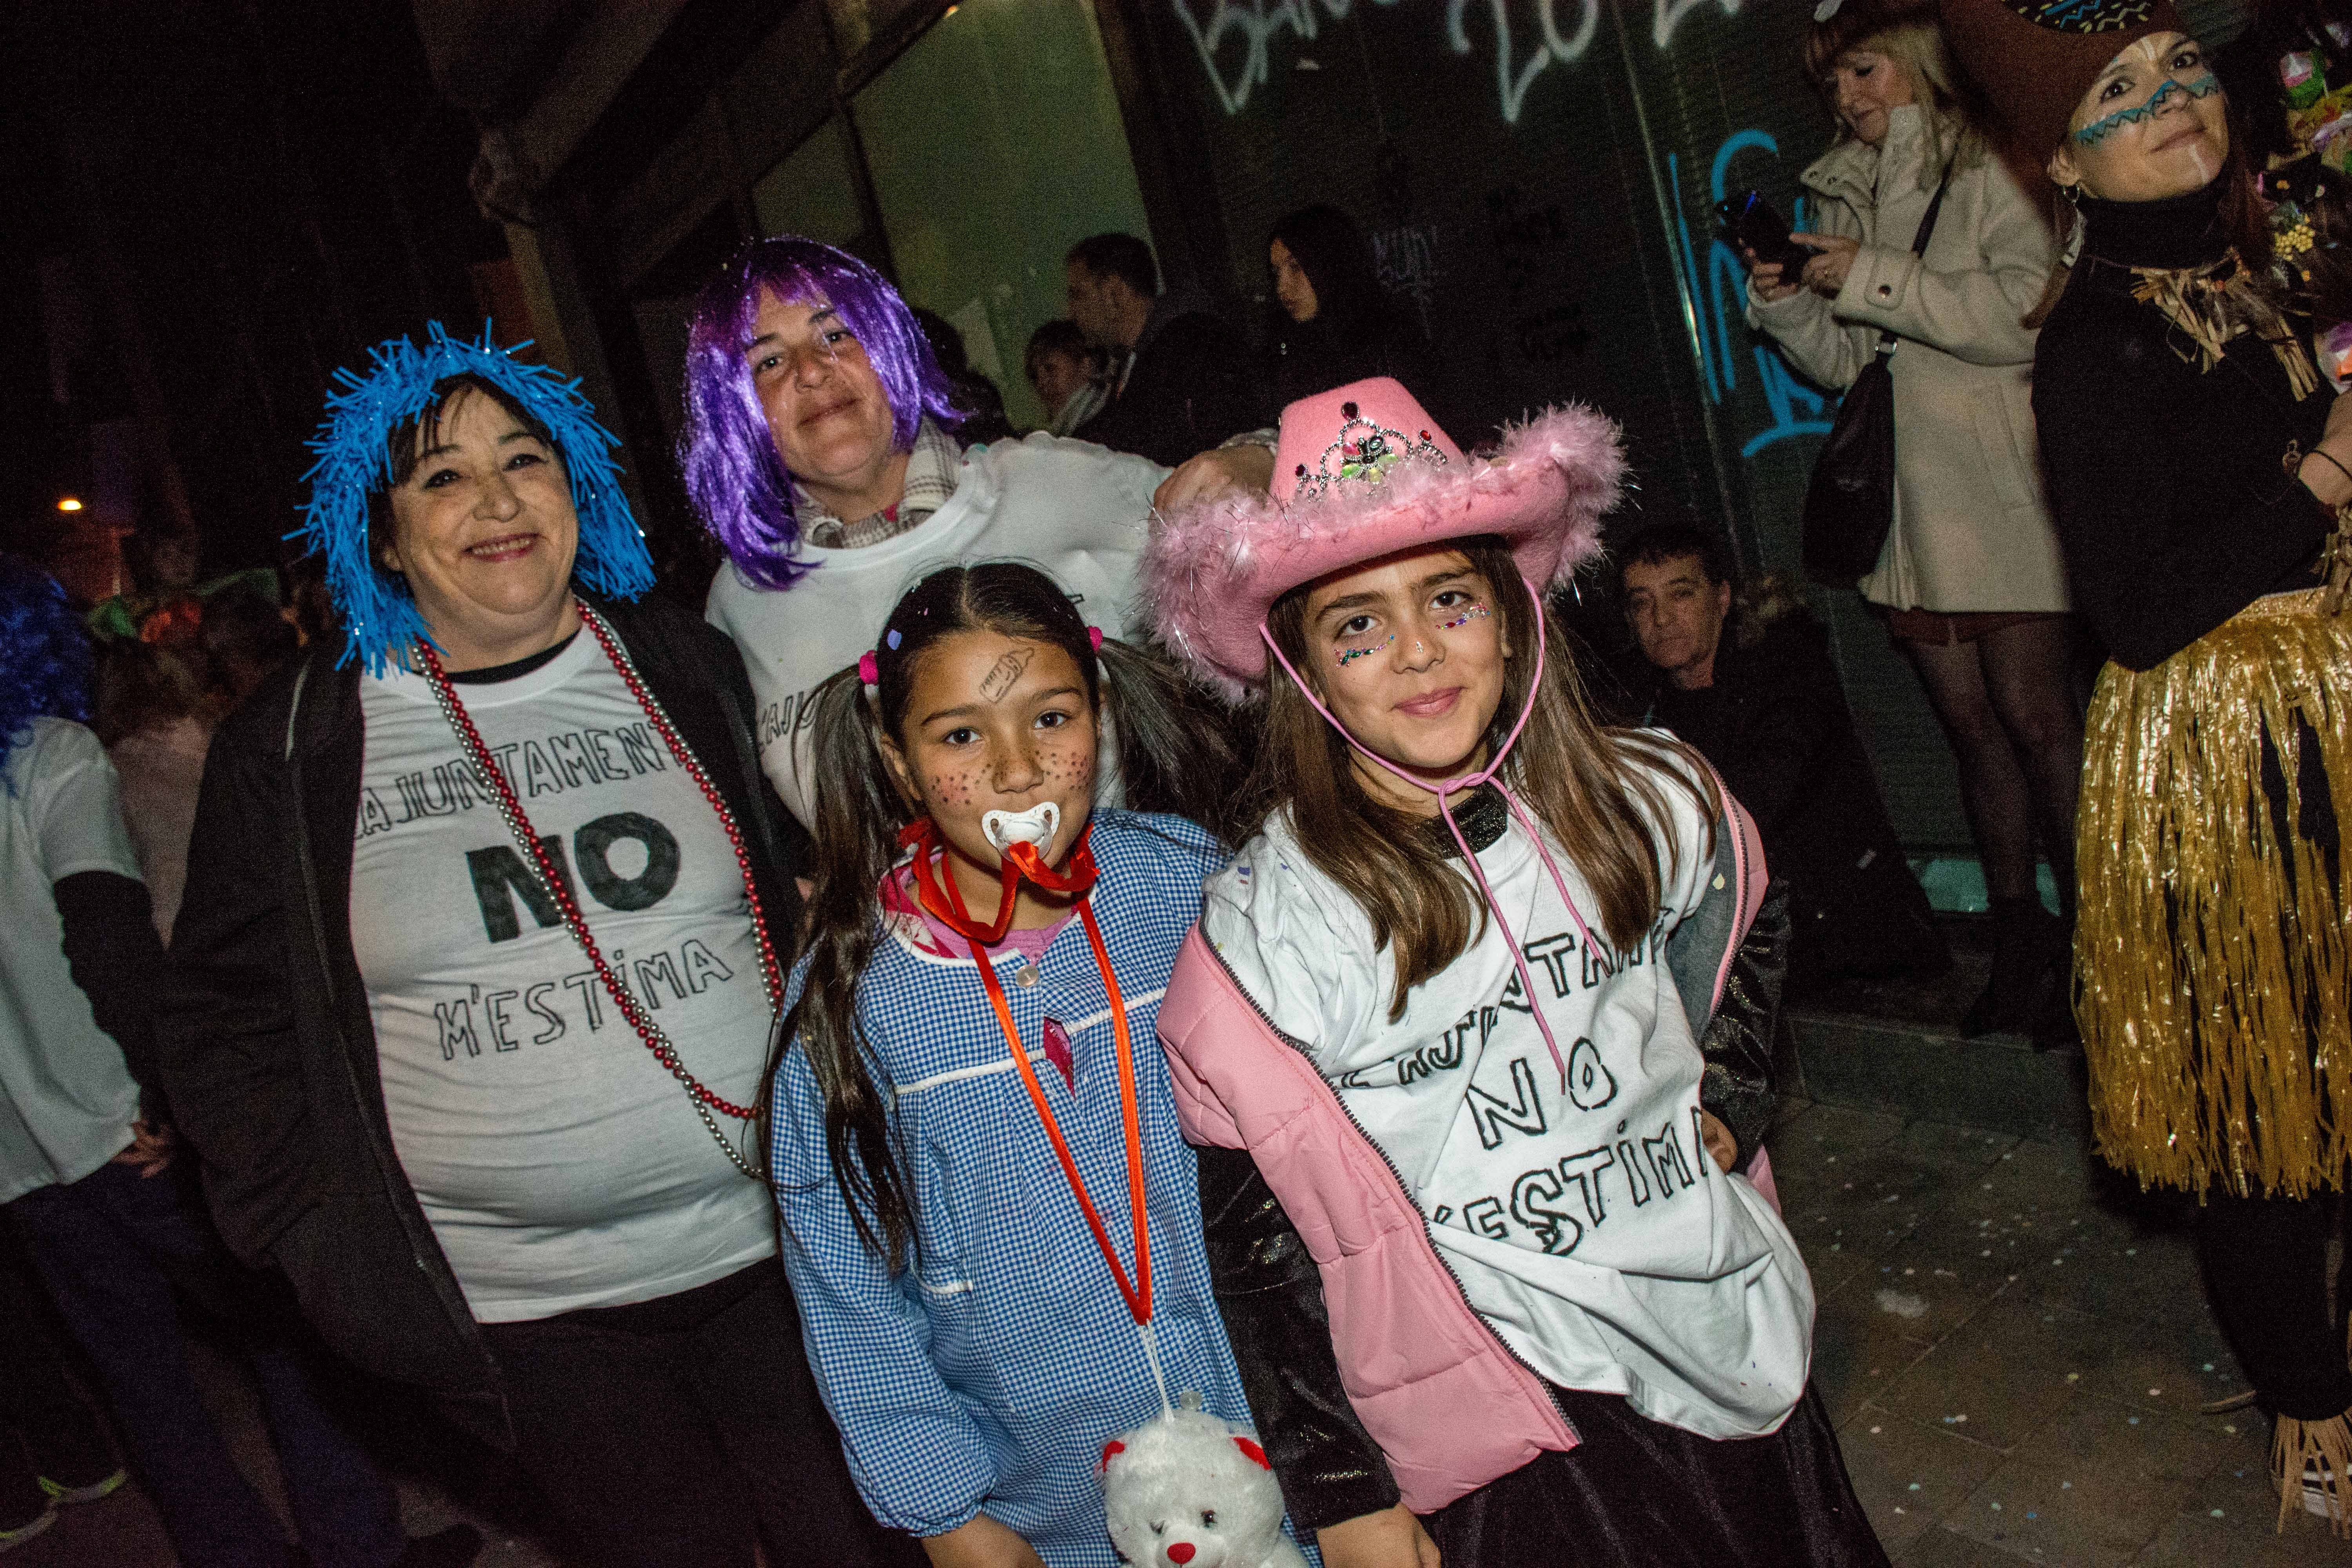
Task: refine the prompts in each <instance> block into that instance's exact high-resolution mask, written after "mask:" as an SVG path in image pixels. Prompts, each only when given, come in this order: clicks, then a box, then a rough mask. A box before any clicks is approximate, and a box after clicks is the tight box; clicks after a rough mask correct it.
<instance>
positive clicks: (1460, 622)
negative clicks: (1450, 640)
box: [1437, 605, 1487, 632]
mask: <svg viewBox="0 0 2352 1568" xmlns="http://www.w3.org/2000/svg"><path fill="white" fill-rule="evenodd" d="M1486 617H1487V610H1486V605H1471V606H1470V607H1469V608H1468V609H1466V610H1465V611H1463V612H1462V613H1461V614H1460V615H1458V616H1454V618H1453V619H1452V620H1450V621H1440V622H1438V623H1437V629H1438V630H1439V631H1441V632H1451V631H1458V630H1460V629H1461V628H1462V627H1464V626H1468V625H1469V624H1470V623H1471V622H1472V621H1483V620H1485V619H1486Z"/></svg>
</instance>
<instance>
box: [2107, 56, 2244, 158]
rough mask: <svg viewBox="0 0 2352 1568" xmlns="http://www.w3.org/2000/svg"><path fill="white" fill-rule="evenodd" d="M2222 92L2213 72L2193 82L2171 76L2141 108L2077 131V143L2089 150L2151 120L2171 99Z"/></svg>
mask: <svg viewBox="0 0 2352 1568" xmlns="http://www.w3.org/2000/svg"><path fill="white" fill-rule="evenodd" d="M2219 91H2221V78H2220V77H2217V76H2215V75H2214V74H2213V73H2212V72H2211V71H2207V72H2206V73H2205V74H2204V75H2202V76H2200V77H2198V78H2197V79H2194V80H2192V81H2178V80H2175V79H2173V78H2171V77H2167V78H2165V79H2164V80H2163V81H2161V82H2159V83H2158V84H2157V89H2156V90H2155V91H2154V92H2151V93H2149V94H2148V95H2147V102H2145V103H2143V104H2141V105H2140V106H2139V107H2138V108H2137V109H2119V110H2116V111H2115V112H2114V113H2113V114H2110V115H2108V116H2107V117H2106V118H2105V119H2104V120H2094V121H2091V123H2090V124H2088V125H2085V126H2084V127H2083V129H2081V130H2080V131H2077V132H2074V140H2075V141H2077V142H2081V143H2082V144H2083V145H2084V146H2085V147H2095V146H2097V145H2098V144H2099V143H2100V142H2104V141H2105V140H2106V139H2107V138H2108V137H2110V136H2112V135H2114V134H2115V133H2116V132H2118V131H2121V130H2122V129H2123V128H2124V127H2125V126H2126V125H2134V124H2137V123H2138V122H2139V121H2143V120H2147V119H2149V118H2150V117H2152V116H2153V115H2154V114H2155V113H2156V111H2157V110H2158V109H2160V108H2162V107H2163V105H2164V104H2165V103H2166V102H2167V101H2168V100H2170V99H2173V98H2175V97H2179V98H2188V99H2198V98H2210V97H2212V96H2213V95H2214V94H2215V93H2217V92H2219Z"/></svg>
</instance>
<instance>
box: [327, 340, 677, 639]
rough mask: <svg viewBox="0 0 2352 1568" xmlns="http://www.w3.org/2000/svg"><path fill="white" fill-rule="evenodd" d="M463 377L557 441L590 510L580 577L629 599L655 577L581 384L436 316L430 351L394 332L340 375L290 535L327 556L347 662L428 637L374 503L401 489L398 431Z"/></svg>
mask: <svg viewBox="0 0 2352 1568" xmlns="http://www.w3.org/2000/svg"><path fill="white" fill-rule="evenodd" d="M460 375H473V376H478V377H480V378H481V380H483V381H484V382H486V383H488V384H490V385H492V386H495V387H497V388H498V389H499V391H500V392H503V393H505V394H506V395H508V396H509V397H512V398H513V399H514V400H515V401H516V402H517V403H520V405H522V406H523V407H525V408H527V409H529V410H530V414H531V416H532V417H533V418H535V419H537V420H538V421H539V422H540V423H541V424H542V425H544V426H546V427H547V431H548V434H549V435H550V436H551V437H554V440H555V448H556V455H557V456H558V457H559V458H561V459H562V463H563V471H564V474H565V475H566V477H568V478H569V479H571V481H572V507H573V509H574V510H576V511H578V513H579V514H580V547H579V552H578V554H577V555H576V556H575V557H574V558H573V561H572V579H573V581H575V582H577V583H579V584H582V585H583V586H585V587H588V588H592V589H593V590H594V591H596V592H597V593H599V594H604V595H611V596H613V597H614V598H622V599H634V598H635V597H636V596H637V595H640V594H643V593H644V592H645V591H646V589H648V588H650V587H652V586H653V584H654V563H653V559H652V557H651V556H650V555H648V554H647V553H646V539H645V534H644V533H643V532H642V531H640V530H639V529H638V527H637V523H636V519H635V518H634V517H632V516H631V515H630V513H629V502H628V499H627V498H626V497H625V496H624V495H623V494H622V493H621V470H620V468H619V467H618V466H617V465H615V464H614V461H613V453H614V450H616V449H617V448H618V447H619V446H620V443H619V442H618V441H616V440H614V438H613V435H612V433H611V432H610V431H608V430H606V429H605V428H604V426H602V425H600V424H598V423H597V422H596V412H595V410H594V409H593V408H591V407H590V406H589V405H588V400H587V398H585V397H583V395H581V392H580V384H579V383H578V382H577V381H573V380H567V379H566V378H565V377H564V376H563V375H562V374H559V373H558V372H556V371H554V370H551V369H550V368H548V367H547V366H546V365H543V364H532V363H529V362H527V361H524V360H519V359H517V358H515V357H514V354H513V353H510V352H509V351H508V350H505V349H501V348H499V347H498V346H497V345H496V344H495V343H493V342H491V341H490V329H489V326H488V323H487V322H485V323H484V324H483V327H482V340H481V342H468V341H467V340H466V339H464V338H453V337H451V336H450V335H449V333H448V331H446V329H445V328H443V326H442V325H441V323H440V322H438V321H432V322H428V323H427V324H426V327H425V346H424V348H422V349H419V348H417V347H416V345H415V344H414V343H412V342H409V341H408V340H407V339H406V338H390V339H387V340H385V341H384V342H381V343H378V344H377V345H376V346H375V347H374V348H373V349H370V350H369V351H368V369H367V373H366V374H360V373H359V372H357V371H354V370H350V369H344V370H339V371H337V372H336V373H335V380H336V382H337V383H338V384H339V385H340V387H341V390H339V391H335V392H331V393H330V394H329V395H328V397H327V417H326V418H325V419H324V420H322V421H320V425H319V433H318V434H317V435H315V436H313V437H310V449H311V450H312V451H314V452H316V453H317V454H318V455H319V460H318V461H317V462H315V463H313V464H312V465H310V472H309V473H307V474H305V475H303V476H302V477H303V479H306V480H307V481H309V483H310V505H309V507H308V508H307V509H306V510H305V511H304V513H303V518H302V526H301V527H300V528H299V529H298V530H296V531H295V532H293V533H291V534H289V535H288V536H287V537H288V538H289V539H292V538H298V537H299V538H300V539H302V540H303V541H304V542H306V543H307V544H308V545H309V546H310V551H311V552H313V553H317V554H321V555H323V556H325V558H326V566H327V593H328V595H329V596H330V597H331V598H332V599H333V600H334V602H335V610H336V613H337V614H338V615H340V616H341V617H342V621H343V626H344V627H345V628H346V633H345V641H344V645H343V656H342V658H340V659H338V660H336V663H337V664H338V665H342V664H348V663H350V662H351V661H352V659H353V658H359V659H362V660H364V661H365V662H366V664H367V668H368V671H369V673H371V674H373V675H381V674H383V669H384V666H385V665H386V663H387V662H389V661H391V660H392V659H394V658H398V657H399V656H400V654H401V653H402V651H403V650H404V649H405V648H406V647H408V646H409V645H410V644H411V643H414V642H415V641H416V639H418V638H419V637H428V634H427V633H426V631H425V617H424V616H421V615H419V614H418V613H417V609H416V601H415V599H414V598H412V597H411V596H410V595H409V591H408V584H406V583H405V582H404V581H402V579H401V578H400V576H399V575H398V574H395V573H391V572H387V571H385V570H384V569H383V567H381V566H379V565H378V564H377V563H375V562H374V561H373V560H372V559H370V557H369V553H368V499H369V497H371V496H373V495H375V494H377V493H378V492H381V491H383V490H387V489H391V487H392V484H393V459H392V447H393V439H392V438H393V437H394V434H395V433H396V432H398V431H401V430H404V429H407V428H409V427H411V426H413V425H414V423H415V420H416V419H417V418H418V417H419V416H424V415H425V414H426V413H427V412H428V411H430V410H433V409H436V408H437V407H438V406H439V405H440V404H441V401H442V397H441V391H440V388H441V386H442V384H443V383H445V382H446V381H448V380H449V379H450V378H451V377H453V376H460Z"/></svg>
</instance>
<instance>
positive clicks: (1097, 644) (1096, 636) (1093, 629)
mask: <svg viewBox="0 0 2352 1568" xmlns="http://www.w3.org/2000/svg"><path fill="white" fill-rule="evenodd" d="M1087 647H1091V648H1093V649H1094V650H1095V651H1096V652H1097V653H1100V652H1102V627H1100V626H1088V627H1087Z"/></svg>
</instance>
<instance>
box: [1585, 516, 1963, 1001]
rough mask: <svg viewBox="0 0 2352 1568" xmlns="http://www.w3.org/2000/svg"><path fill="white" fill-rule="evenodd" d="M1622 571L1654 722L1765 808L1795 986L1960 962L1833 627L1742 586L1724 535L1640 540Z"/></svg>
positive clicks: (1747, 800)
mask: <svg viewBox="0 0 2352 1568" xmlns="http://www.w3.org/2000/svg"><path fill="white" fill-rule="evenodd" d="M1622 572H1623V578H1622V589H1623V592H1622V597H1623V600H1624V605H1625V617H1626V620H1627V622H1628V623H1629V624H1630V626H1632V629H1633V637H1634V640H1635V641H1636V642H1637V643H1638V644H1639V645H1640V647H1641V650H1642V656H1643V661H1644V662H1645V663H1646V665H1647V668H1646V670H1644V671H1641V672H1637V674H1636V676H1635V678H1634V681H1633V684H1634V686H1635V689H1636V695H1637V702H1638V701H1639V700H1641V699H1643V698H1646V700H1647V704H1646V705H1647V712H1646V715H1645V719H1644V721H1645V722H1648V723H1652V724H1657V725H1662V726H1664V728H1666V729H1668V730H1671V731H1674V732H1675V734H1676V735H1679V736H1680V737H1682V739H1684V740H1685V741H1687V742H1690V743H1691V744H1692V745H1694V746H1696V747H1697V748H1698V750H1699V752H1701V753H1702V754H1703V755H1704V756H1705V757H1706V760H1707V761H1708V762H1710V763H1714V764H1715V766H1716V770H1717V772H1718V773H1721V774H1722V775H1723V779H1724V782H1725V783H1726V784H1728V785H1729V786H1730V788H1731V793H1732V794H1733V795H1736V796H1738V799H1739V803H1740V804H1741V805H1744V806H1746V807H1747V808H1748V811H1749V813H1750V814H1752V815H1753V816H1755V818H1756V823H1757V827H1758V829H1759V831H1760V832H1761V833H1762V835H1763V838H1764V857H1765V860H1766V862H1767V863H1768V864H1769V867H1770V868H1771V871H1772V874H1773V875H1774V876H1776V877H1780V878H1784V879H1787V881H1788V882H1789V885H1790V889H1789V903H1790V923H1791V924H1792V926H1793V927H1794V932H1793V937H1792V940H1791V942H1790V957H1789V971H1790V983H1791V984H1792V985H1797V986H1803V985H1816V986H1817V985H1819V984H1822V983H1824V982H1827V981H1831V980H1835V979H1841V978H1845V977H1848V976H1883V975H1891V974H1898V973H1939V972H1941V971H1942V970H1943V969H1945V968H1946V967H1947V966H1948V965H1949V963H1951V954H1950V952H1949V950H1948V948H1947V946H1946V945H1945V942H1944V939H1943V935H1942V933H1941V932H1940V931H1937V929H1936V926H1935V922H1934V920H1933V917H1932V916H1931V914H1930V912H1929V910H1928V907H1927V894H1926V893H1925V892H1924V891H1923V890H1922V889H1920V886H1919V883H1918V879H1916V878H1915V877H1913V876H1912V875H1911V868H1910V866H1909V864H1908V863H1907V862H1906V861H1905V859H1904V858H1903V851H1902V847H1901V846H1900V845H1899V844H1898V843H1897V842H1896V840H1895V826H1894V824H1893V823H1892V822H1891V821H1889V820H1888V818H1887V815H1886V804H1885V801H1884V800H1882V799H1881V798H1880V796H1879V793H1878V780H1877V776H1876V775H1875V774H1874V773H1873V772H1872V771H1871V765H1870V758H1869V755H1868V754H1867V753H1866V752H1864V749H1863V745H1862V740H1861V737H1860V736H1859V735H1858V734H1856V732H1855V731H1854V723H1853V710H1851V709H1849V708H1848V707H1847V706H1846V700H1845V690H1844V688H1843V686H1841V685H1840V684H1839V681H1838V675H1837V668H1836V666H1835V665H1833V664H1832V662H1831V660H1830V652H1829V638H1828V634H1827V632H1826V631H1825V630H1824V629H1823V627H1822V624H1821V623H1820V622H1819V621H1818V620H1816V619H1814V618H1813V616H1812V614H1811V612H1810V611H1808V610H1807V609H1806V608H1805V607H1804V605H1803V604H1802V603H1801V601H1800V600H1799V599H1798V598H1797V596H1796V595H1795V594H1794V592H1793V591H1792V590H1790V588H1788V587H1787V586H1786V585H1785V584H1780V583H1779V582H1778V581H1776V580H1775V579H1773V578H1770V577H1767V578H1765V579H1763V580H1762V581H1761V582H1759V584H1757V585H1756V589H1755V590H1754V591H1751V592H1750V593H1748V594H1747V595H1738V594H1735V592H1734V588H1733V584H1732V582H1731V578H1730V575H1729V574H1728V573H1727V571H1726V570H1725V567H1724V564H1723V559H1722V555H1721V552H1720V550H1719V547H1718V546H1717V542H1716V541H1715V540H1714V539H1712V538H1711V537H1709V536H1708V535H1706V534H1705V533H1702V532H1700V531H1698V530H1697V529H1696V528H1692V527H1689V526H1687V525H1685V524H1680V523H1669V524H1662V525H1659V526H1655V527H1653V528H1650V529H1647V530H1644V531H1643V532H1642V533H1640V534H1639V535H1637V536H1636V537H1635V538H1634V541H1633V545H1632V546H1631V548H1630V549H1628V550H1627V552H1625V556H1624V564H1623V568H1622Z"/></svg>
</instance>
